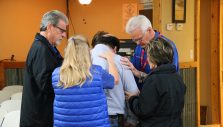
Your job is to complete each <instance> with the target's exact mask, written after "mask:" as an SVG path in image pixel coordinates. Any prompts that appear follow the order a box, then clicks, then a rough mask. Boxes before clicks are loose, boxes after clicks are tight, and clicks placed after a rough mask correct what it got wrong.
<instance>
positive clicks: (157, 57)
mask: <svg viewBox="0 0 223 127" xmlns="http://www.w3.org/2000/svg"><path fill="white" fill-rule="evenodd" d="M173 55H174V52H173V47H172V45H171V44H170V43H169V42H168V41H167V40H165V39H163V38H158V39H157V40H152V41H150V43H148V47H147V56H148V57H149V61H150V62H151V63H153V64H156V65H157V66H160V65H162V64H171V63H172V62H173Z"/></svg>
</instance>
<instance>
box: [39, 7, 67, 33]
mask: <svg viewBox="0 0 223 127" xmlns="http://www.w3.org/2000/svg"><path fill="white" fill-rule="evenodd" d="M60 20H63V21H64V22H65V23H66V24H68V22H69V21H68V18H67V16H66V15H65V14H64V13H62V12H60V11H58V10H52V11H49V12H47V13H45V14H44V15H43V18H42V21H41V24H40V31H45V30H46V27H47V25H48V24H52V25H54V26H56V25H57V24H58V22H59V21H60Z"/></svg>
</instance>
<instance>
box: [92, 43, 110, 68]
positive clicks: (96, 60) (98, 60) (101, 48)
mask: <svg viewBox="0 0 223 127" xmlns="http://www.w3.org/2000/svg"><path fill="white" fill-rule="evenodd" d="M106 51H109V48H108V47H107V46H106V45H103V44H97V45H96V46H95V47H94V49H92V50H91V59H92V64H94V65H99V66H101V67H102V68H103V69H105V70H107V71H108V63H107V60H106V59H104V58H102V57H100V55H101V54H102V53H103V52H106Z"/></svg>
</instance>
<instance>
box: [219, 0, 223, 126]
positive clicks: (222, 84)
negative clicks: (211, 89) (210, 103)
mask: <svg viewBox="0 0 223 127" xmlns="http://www.w3.org/2000/svg"><path fill="white" fill-rule="evenodd" d="M219 5H220V18H219V19H220V22H219V33H220V34H219V42H220V46H219V47H220V55H219V57H220V58H219V59H220V72H219V74H220V122H221V127H223V0H220V4H219Z"/></svg>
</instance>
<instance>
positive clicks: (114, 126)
mask: <svg viewBox="0 0 223 127" xmlns="http://www.w3.org/2000/svg"><path fill="white" fill-rule="evenodd" d="M109 120H110V124H111V127H124V115H123V114H118V115H109Z"/></svg>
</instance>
